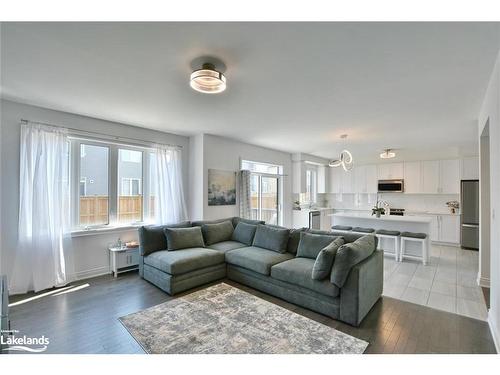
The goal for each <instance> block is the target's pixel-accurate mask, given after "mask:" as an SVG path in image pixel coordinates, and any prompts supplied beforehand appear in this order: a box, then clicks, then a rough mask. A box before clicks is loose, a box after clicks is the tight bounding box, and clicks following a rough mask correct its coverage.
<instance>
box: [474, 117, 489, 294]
mask: <svg viewBox="0 0 500 375" xmlns="http://www.w3.org/2000/svg"><path fill="white" fill-rule="evenodd" d="M489 127H490V126H489V124H487V125H485V127H484V128H483V131H482V133H481V134H480V137H479V153H480V155H481V156H480V160H481V165H480V169H479V178H480V179H479V187H480V189H479V202H480V206H479V217H480V218H479V222H480V226H479V230H480V234H479V271H478V275H477V278H478V283H479V285H481V286H484V287H488V288H489V287H490V278H491V275H490V271H491V262H490V255H491V246H490V241H491V222H490V221H491V219H490V217H491V209H490V208H491V202H490V195H491V187H490V135H489Z"/></svg>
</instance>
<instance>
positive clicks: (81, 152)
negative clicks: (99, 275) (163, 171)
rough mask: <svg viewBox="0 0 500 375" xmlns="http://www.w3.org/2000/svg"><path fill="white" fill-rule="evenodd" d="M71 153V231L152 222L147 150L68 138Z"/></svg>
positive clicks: (152, 209) (152, 205)
mask: <svg viewBox="0 0 500 375" xmlns="http://www.w3.org/2000/svg"><path fill="white" fill-rule="evenodd" d="M71 155H72V159H71V163H72V171H73V172H72V177H71V178H72V187H73V189H72V190H73V191H74V193H72V194H73V195H72V197H73V198H72V205H71V209H72V218H73V219H72V221H73V223H72V226H73V228H74V230H81V229H85V228H86V229H90V228H93V227H102V226H107V225H110V226H126V225H132V224H138V223H143V222H151V221H152V219H153V218H154V193H153V191H152V190H151V187H152V186H154V181H153V180H154V177H153V174H154V166H153V168H152V166H151V164H152V161H154V158H153V157H152V155H153V154H152V151H151V149H149V148H146V147H135V146H130V147H128V146H121V145H116V144H111V143H106V142H96V141H93V140H92V141H90V140H89V141H86V140H81V139H72V141H71ZM144 202H148V204H144Z"/></svg>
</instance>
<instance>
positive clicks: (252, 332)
mask: <svg viewBox="0 0 500 375" xmlns="http://www.w3.org/2000/svg"><path fill="white" fill-rule="evenodd" d="M120 321H121V322H122V324H123V325H124V326H125V327H126V328H127V330H128V331H129V332H130V333H131V334H132V336H133V337H134V338H135V339H136V340H137V342H138V343H139V344H140V345H141V346H142V348H143V349H144V350H145V351H146V352H147V353H151V354H180V353H189V354H195V353H218V354H226V353H227V354H229V353H233V354H236V353H252V354H292V353H297V354H299V353H316V354H361V353H363V352H364V351H365V349H366V347H367V346H368V343H367V342H366V341H363V340H359V339H357V338H355V337H352V336H349V335H347V334H345V333H342V332H339V331H337V330H335V329H333V328H330V327H328V326H325V325H324V324H320V323H317V322H315V321H313V320H311V319H308V318H306V317H303V316H301V315H298V314H296V313H294V312H292V311H289V310H287V309H285V308H283V307H280V306H277V305H275V304H273V303H270V302H267V301H264V300H263V299H261V298H258V297H255V296H254V295H252V294H250V293H247V292H244V291H242V290H240V289H237V288H234V287H232V286H230V285H227V284H224V283H222V284H217V285H214V286H212V287H209V288H206V289H203V290H200V291H197V292H194V293H191V294H189V295H186V296H184V297H180V298H176V299H174V300H172V301H168V302H165V303H162V304H160V305H157V306H153V307H151V308H149V309H146V310H143V311H140V312H137V313H134V314H130V315H127V316H124V317H121V318H120Z"/></svg>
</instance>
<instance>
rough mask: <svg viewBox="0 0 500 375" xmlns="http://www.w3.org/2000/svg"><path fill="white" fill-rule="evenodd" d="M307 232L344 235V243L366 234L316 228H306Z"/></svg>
mask: <svg viewBox="0 0 500 375" xmlns="http://www.w3.org/2000/svg"><path fill="white" fill-rule="evenodd" d="M306 232H307V233H312V234H323V235H325V236H333V237H344V241H345V243H349V242H354V241H356V240H357V239H358V238H361V237H364V236H366V234H361V233H349V232H340V231H336V230H333V231H326V230H317V229H307V230H306ZM377 241H378V239H375V243H377Z"/></svg>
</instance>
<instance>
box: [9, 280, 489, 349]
mask: <svg viewBox="0 0 500 375" xmlns="http://www.w3.org/2000/svg"><path fill="white" fill-rule="evenodd" d="M225 282H226V283H228V284H231V285H233V286H235V287H238V288H241V289H243V290H245V291H248V292H250V293H252V294H254V295H256V296H258V297H261V298H263V299H265V300H268V301H270V302H273V303H276V304H278V305H280V306H283V307H285V308H287V309H290V310H292V311H295V312H296V313H298V314H301V315H304V316H306V317H309V318H310V319H313V320H315V321H318V322H320V323H323V324H326V325H328V326H330V327H333V328H335V329H337V330H339V331H342V332H345V333H347V334H349V335H352V336H355V337H358V338H360V339H363V340H366V341H368V342H369V343H370V345H369V346H368V348H367V350H366V353H495V346H494V343H493V339H492V337H491V334H490V331H489V328H488V324H487V323H486V322H483V321H479V320H475V319H471V318H467V317H464V316H460V315H455V314H450V313H447V312H443V311H439V310H434V309H431V308H428V307H426V306H421V305H415V304H412V303H408V302H404V301H400V300H396V299H392V298H388V297H383V298H381V299H380V300H379V301H378V302H377V304H376V305H375V306H374V307H373V309H372V310H371V311H370V313H369V314H368V316H367V317H366V318H365V320H364V321H363V323H362V324H361V326H360V327H351V326H349V325H347V324H344V323H341V322H339V321H336V320H333V319H330V318H328V317H326V316H324V315H321V314H317V313H314V312H312V311H310V310H307V309H303V308H301V307H298V306H295V305H292V304H290V303H287V302H285V301H282V300H280V299H278V298H274V297H271V296H269V295H267V294H264V293H261V292H258V291H256V290H254V289H251V288H249V287H246V286H243V285H240V284H237V283H235V282H232V281H230V280H225ZM87 283H88V284H89V286H88V287H84V288H82V289H80V290H76V291H73V292H70V293H66V294H61V295H55V294H57V293H54V294H52V295H46V296H43V297H40V298H38V299H33V300H31V301H29V302H26V303H23V304H19V305H17V306H13V307H11V310H10V318H11V326H12V329H17V330H19V331H20V332H19V334H21V335H23V334H25V335H28V336H35V337H36V336H41V335H45V337H48V338H49V339H50V345H49V347H48V351H47V352H48V353H143V351H142V349H141V347H140V346H139V345H138V344H137V343H136V341H135V340H134V339H133V338H132V336H131V335H130V334H129V333H128V332H127V331H126V330H125V328H124V327H123V326H122V325H121V323H120V322H119V321H118V318H119V317H121V316H124V315H127V314H130V313H133V312H137V311H139V310H142V309H145V308H147V307H150V306H154V305H157V304H159V303H162V302H165V301H168V300H170V299H172V298H174V297H170V296H168V295H167V294H166V293H164V292H163V291H161V290H160V289H158V288H157V287H155V286H153V285H152V284H150V283H148V282H146V281H144V280H143V279H141V278H140V277H139V276H138V275H137V273H129V274H124V275H121V276H120V277H118V278H117V279H115V278H113V277H111V276H101V277H97V278H93V279H89V280H84V281H80V282H78V283H75V286H78V285H84V284H87ZM190 292H191V291H190ZM45 293H46V292H45ZM188 293H189V292H188ZM42 294H44V293H39V294H38V295H42ZM35 296H37V295H36V294H26V295H21V296H13V297H12V298H11V301H10V302H11V303H15V302H19V301H23V300H25V299H27V298H31V297H35Z"/></svg>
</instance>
